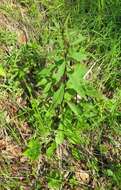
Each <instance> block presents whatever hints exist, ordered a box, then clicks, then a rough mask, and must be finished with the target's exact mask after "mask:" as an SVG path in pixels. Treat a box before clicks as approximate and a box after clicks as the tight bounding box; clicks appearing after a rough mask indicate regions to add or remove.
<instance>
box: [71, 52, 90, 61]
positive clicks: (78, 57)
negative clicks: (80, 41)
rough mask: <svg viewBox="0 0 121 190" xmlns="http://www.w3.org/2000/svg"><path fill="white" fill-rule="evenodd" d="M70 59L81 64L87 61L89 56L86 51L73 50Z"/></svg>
mask: <svg viewBox="0 0 121 190" xmlns="http://www.w3.org/2000/svg"><path fill="white" fill-rule="evenodd" d="M70 58H72V59H74V60H75V61H78V62H81V61H84V60H86V58H87V55H86V53H85V52H84V51H79V52H78V51H75V50H71V52H70Z"/></svg>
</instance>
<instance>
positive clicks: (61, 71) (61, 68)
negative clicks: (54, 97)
mask: <svg viewBox="0 0 121 190" xmlns="http://www.w3.org/2000/svg"><path fill="white" fill-rule="evenodd" d="M64 71H65V62H63V63H62V64H61V65H59V67H58V71H57V72H56V73H54V75H53V78H54V79H55V80H56V82H59V81H60V79H61V77H62V76H63V75H64Z"/></svg>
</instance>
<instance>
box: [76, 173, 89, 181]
mask: <svg viewBox="0 0 121 190" xmlns="http://www.w3.org/2000/svg"><path fill="white" fill-rule="evenodd" d="M75 176H76V178H77V180H78V181H79V182H81V183H89V180H90V177H89V174H88V173H87V172H86V171H84V170H79V171H76V172H75Z"/></svg>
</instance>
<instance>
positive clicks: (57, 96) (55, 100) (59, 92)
mask: <svg viewBox="0 0 121 190" xmlns="http://www.w3.org/2000/svg"><path fill="white" fill-rule="evenodd" d="M63 96H64V84H62V85H61V87H60V88H59V89H58V90H57V91H56V92H55V94H54V96H53V102H52V106H51V109H52V108H56V107H57V106H58V105H59V104H61V102H62V100H63Z"/></svg>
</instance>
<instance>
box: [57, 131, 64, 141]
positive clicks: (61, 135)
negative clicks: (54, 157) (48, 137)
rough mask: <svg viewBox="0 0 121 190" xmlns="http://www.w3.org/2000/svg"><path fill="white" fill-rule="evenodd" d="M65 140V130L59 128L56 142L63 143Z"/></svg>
mask: <svg viewBox="0 0 121 190" xmlns="http://www.w3.org/2000/svg"><path fill="white" fill-rule="evenodd" d="M63 141H64V133H63V131H60V130H58V131H57V134H56V136H55V142H56V144H57V145H59V144H62V143H63Z"/></svg>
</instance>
